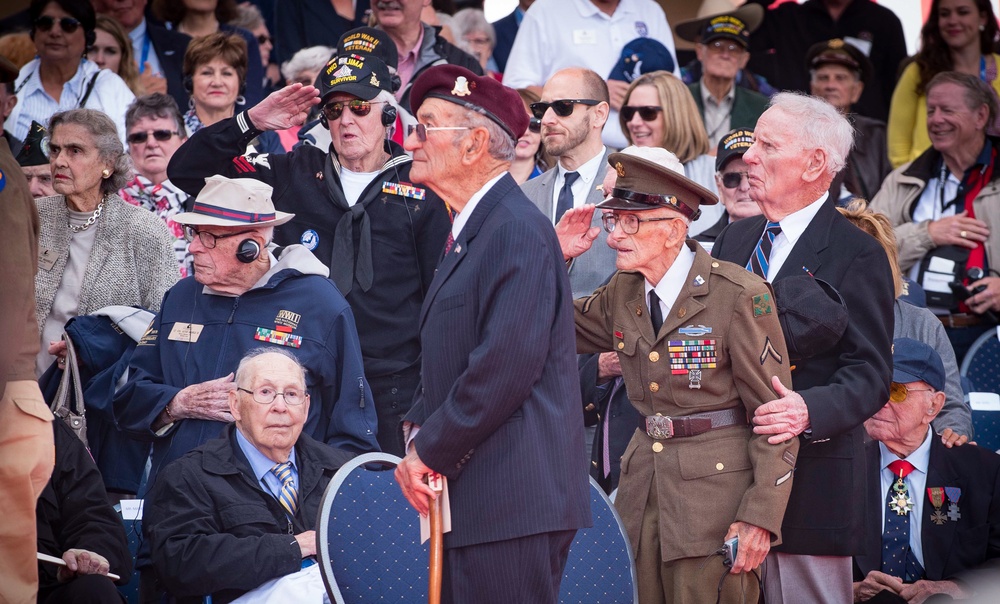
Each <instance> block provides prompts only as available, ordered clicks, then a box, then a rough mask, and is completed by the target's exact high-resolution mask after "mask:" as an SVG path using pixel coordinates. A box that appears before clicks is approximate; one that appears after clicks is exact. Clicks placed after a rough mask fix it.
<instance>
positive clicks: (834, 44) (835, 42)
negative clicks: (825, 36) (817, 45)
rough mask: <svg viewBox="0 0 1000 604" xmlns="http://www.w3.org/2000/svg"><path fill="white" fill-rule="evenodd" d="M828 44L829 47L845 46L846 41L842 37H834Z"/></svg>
mask: <svg viewBox="0 0 1000 604" xmlns="http://www.w3.org/2000/svg"><path fill="white" fill-rule="evenodd" d="M826 45H827V47H828V48H843V47H844V41H843V40H841V39H840V38H834V39H833V40H830V41H829V42H827V44H826Z"/></svg>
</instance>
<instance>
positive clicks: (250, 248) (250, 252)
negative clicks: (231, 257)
mask: <svg viewBox="0 0 1000 604" xmlns="http://www.w3.org/2000/svg"><path fill="white" fill-rule="evenodd" d="M259 257H260V244H259V243H257V241H256V240H254V239H244V240H243V241H241V242H240V246H239V247H238V248H236V259H237V260H239V261H240V262H242V263H243V264H250V263H251V262H253V261H254V260H256V259H257V258H259Z"/></svg>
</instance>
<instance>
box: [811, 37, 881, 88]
mask: <svg viewBox="0 0 1000 604" xmlns="http://www.w3.org/2000/svg"><path fill="white" fill-rule="evenodd" d="M824 65H840V66H842V67H846V68H847V69H850V70H851V71H853V72H855V73H856V74H858V77H859V78H860V79H861V81H862V82H867V81H868V78H869V77H870V76H871V74H872V71H873V70H874V68H873V67H872V62H871V61H870V60H869V59H868V57H866V56H865V53H863V52H861V50H860V49H858V48H857V47H856V46H854V45H853V44H851V43H850V42H845V41H843V40H841V39H840V38H834V39H832V40H827V41H825V42H817V43H816V44H813V45H812V46H810V47H809V50H808V51H807V52H806V68H807V69H817V68H819V67H822V66H824Z"/></svg>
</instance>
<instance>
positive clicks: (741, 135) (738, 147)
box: [715, 128, 753, 172]
mask: <svg viewBox="0 0 1000 604" xmlns="http://www.w3.org/2000/svg"><path fill="white" fill-rule="evenodd" d="M752 144H753V130H747V129H746V128H737V129H736V130H731V131H730V132H729V134H727V135H725V136H723V137H722V138H721V139H719V149H718V151H716V153H715V170H716V171H718V172H721V171H722V168H723V167H725V165H726V162H727V161H729V160H731V159H732V158H734V157H743V154H744V153H746V152H747V149H749V148H750V145H752Z"/></svg>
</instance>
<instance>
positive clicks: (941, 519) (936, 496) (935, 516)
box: [927, 487, 948, 526]
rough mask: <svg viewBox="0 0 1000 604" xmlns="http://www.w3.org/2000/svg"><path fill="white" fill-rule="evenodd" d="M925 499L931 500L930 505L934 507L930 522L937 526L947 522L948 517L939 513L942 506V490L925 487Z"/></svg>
mask: <svg viewBox="0 0 1000 604" xmlns="http://www.w3.org/2000/svg"><path fill="white" fill-rule="evenodd" d="M927 498H928V499H930V500H931V505H933V506H934V512H933V513H932V514H931V522H933V523H934V524H936V525H938V526H941V525H943V524H944V523H945V522H948V517H947V516H945V514H944V512H942V511H941V506H943V505H944V489H943V488H941V487H927Z"/></svg>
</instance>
